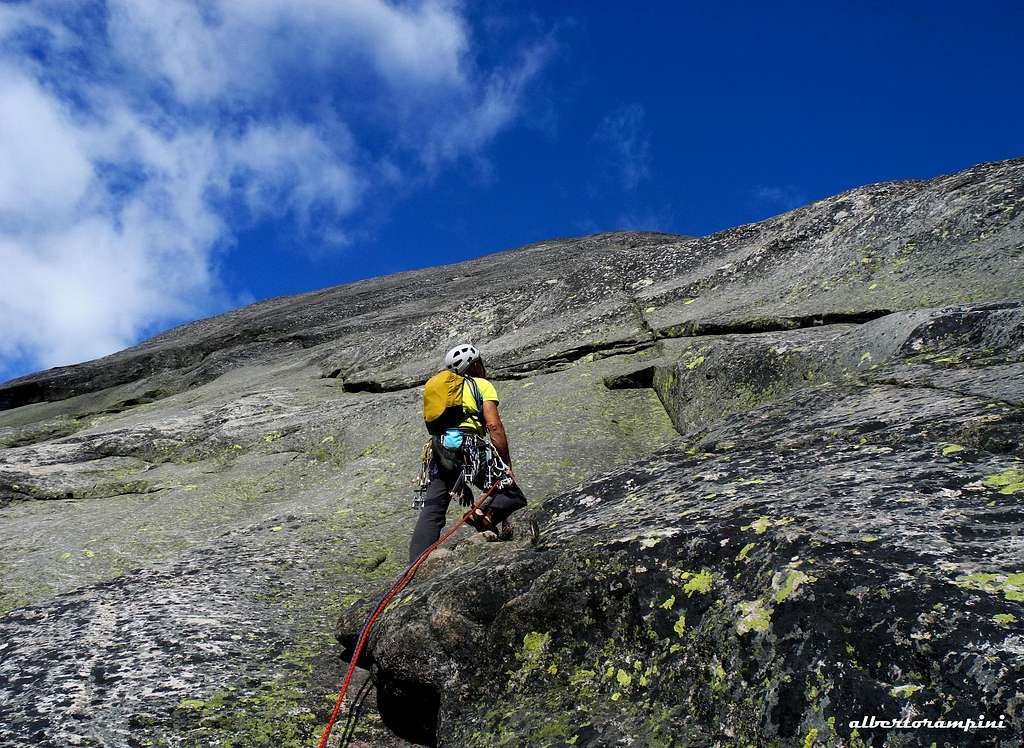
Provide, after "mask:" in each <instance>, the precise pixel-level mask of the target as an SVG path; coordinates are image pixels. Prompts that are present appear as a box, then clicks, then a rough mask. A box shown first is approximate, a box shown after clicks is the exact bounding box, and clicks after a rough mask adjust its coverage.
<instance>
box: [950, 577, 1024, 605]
mask: <svg viewBox="0 0 1024 748" xmlns="http://www.w3.org/2000/svg"><path fill="white" fill-rule="evenodd" d="M956 585H957V586H958V587H963V588H964V589H968V590H979V591H981V592H992V593H998V592H1002V593H1003V597H1005V598H1006V599H1007V600H1010V601H1013V602H1024V572H1015V573H1013V574H994V573H990V572H978V573H975V574H966V575H964V576H960V577H957V578H956Z"/></svg>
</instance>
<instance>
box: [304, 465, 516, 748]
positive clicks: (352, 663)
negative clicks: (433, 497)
mask: <svg viewBox="0 0 1024 748" xmlns="http://www.w3.org/2000/svg"><path fill="white" fill-rule="evenodd" d="M497 487H498V481H495V483H494V485H492V486H491V487H490V488H489V489H487V492H486V493H484V495H483V496H481V497H480V499H479V501H477V502H476V504H474V505H473V506H472V507H471V508H470V510H469V511H468V512H466V513H465V514H464V515H462V519H460V520H459V521H458V522H456V523H455V524H454V525H452V527H451V529H449V530H448V532H446V533H445V534H444V535H442V536H441V537H439V538H438V539H437V540H435V541H434V543H433V544H432V545H431V546H430V547H429V548H427V549H426V550H425V551H423V553H421V554H420V555H419V558H417V559H416V560H415V561H414V562H413V563H412V564H410V565H409V568H407V569H406V570H405V573H404V574H402V576H401V577H399V579H398V581H397V582H395V585H394V586H393V587H392V588H391V591H390V592H388V594H386V595H385V596H384V597H383V598H382V599H381V601H380V602H379V603H377V607H376V608H375V609H374V611H373V613H372V614H371V615H370V617H369V618H368V619H367V620H366V623H365V624H364V625H363V630H362V632H361V633H360V635H359V641H358V642H356V648H355V650H354V652H353V653H352V659H351V660H349V663H348V671H347V672H346V673H345V680H344V681H343V682H342V684H341V692H340V693H339V694H338V700H337V701H336V702H335V703H334V711H333V712H331V718H330V719H329V720H327V727H326V728H324V734H323V737H322V738H320V745H319V748H325V746H326V745H327V741H328V740H330V738H331V730H332V729H333V728H334V722H335V721H336V720H337V719H338V715H339V714H340V713H341V705H342V702H343V701H344V699H345V693H346V692H347V691H348V686H349V683H350V682H351V681H352V676H353V675H354V674H355V671H356V663H357V662H359V655H360V654H361V653H362V651H363V647H364V646H365V645H366V640H367V639H368V638H369V636H370V629H372V628H373V624H374V622H376V620H377V618H378V617H380V615H381V613H383V612H384V609H385V608H387V607H388V604H389V603H390V602H391V601H392V600H393V599H394V597H395V595H397V594H398V593H399V592H401V591H402V589H403V588H404V587H405V585H407V584H408V583H409V582H410V581H412V578H413V576H414V575H415V574H416V570H417V569H419V568H420V564H422V563H423V562H424V561H426V560H427V556H429V555H430V554H431V553H433V552H434V551H435V550H436V549H437V547H438V546H440V545H441V544H442V543H444V542H445V541H446V540H448V538H450V537H451V536H452V535H454V534H455V531H456V530H458V529H459V528H460V527H462V525H464V524H465V523H466V520H467V519H469V518H470V516H471V515H472V514H473V512H475V511H476V510H477V509H479V508H480V507H481V506H482V505H483V503H484V501H486V500H487V498H488V497H489V496H490V495H491V493H492V492H493V491H494V489H495V488H497Z"/></svg>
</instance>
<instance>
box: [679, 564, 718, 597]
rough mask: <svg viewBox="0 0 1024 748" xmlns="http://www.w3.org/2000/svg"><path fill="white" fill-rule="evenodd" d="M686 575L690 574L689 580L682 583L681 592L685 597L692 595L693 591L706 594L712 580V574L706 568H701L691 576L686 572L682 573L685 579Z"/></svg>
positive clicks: (709, 589)
mask: <svg viewBox="0 0 1024 748" xmlns="http://www.w3.org/2000/svg"><path fill="white" fill-rule="evenodd" d="M688 576H690V579H689V581H687V582H686V584H684V585H683V592H685V593H686V596H687V597H693V593H695V592H699V593H700V594H702V595H706V594H707V593H708V592H710V591H711V583H712V582H713V581H714V576H713V575H712V574H711V572H710V571H708V570H707V569H701V570H700V572H698V573H697V574H693V575H692V576H691V575H690V574H689V572H687V573H686V574H684V575H683V578H684V579H686V578H687V577H688Z"/></svg>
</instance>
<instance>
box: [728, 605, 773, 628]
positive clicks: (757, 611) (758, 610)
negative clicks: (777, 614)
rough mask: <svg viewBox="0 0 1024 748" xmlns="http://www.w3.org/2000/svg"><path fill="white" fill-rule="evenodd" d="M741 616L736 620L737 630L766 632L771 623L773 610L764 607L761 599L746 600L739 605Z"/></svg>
mask: <svg viewBox="0 0 1024 748" xmlns="http://www.w3.org/2000/svg"><path fill="white" fill-rule="evenodd" d="M736 607H737V609H738V610H739V614H740V618H739V620H738V621H737V622H736V631H737V632H739V633H740V634H746V633H748V632H750V631H760V632H765V631H767V630H768V627H769V626H770V625H771V620H772V610H771V609H770V608H766V607H764V604H763V603H762V602H761V601H760V600H744V601H742V602H740V603H739V604H738V605H737V606H736Z"/></svg>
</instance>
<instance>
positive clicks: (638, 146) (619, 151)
mask: <svg viewBox="0 0 1024 748" xmlns="http://www.w3.org/2000/svg"><path fill="white" fill-rule="evenodd" d="M594 140H595V141H596V142H598V143H600V144H602V145H604V146H605V148H606V149H607V152H608V162H609V164H610V165H611V166H612V167H613V168H614V170H615V171H616V173H617V174H618V177H619V179H620V182H621V185H622V188H623V189H624V190H627V191H631V190H634V189H636V188H637V186H638V185H639V184H640V182H642V181H643V180H645V179H647V178H649V177H650V175H651V143H650V138H649V137H648V134H647V129H646V127H645V125H644V108H643V107H642V106H640V105H639V104H628V105H625V106H622V107H620V108H619V109H617V110H615V111H614V112H612V113H611V114H609V115H608V116H606V117H605V118H604V119H603V120H602V121H601V124H600V125H599V126H598V128H597V132H596V133H595V134H594Z"/></svg>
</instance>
